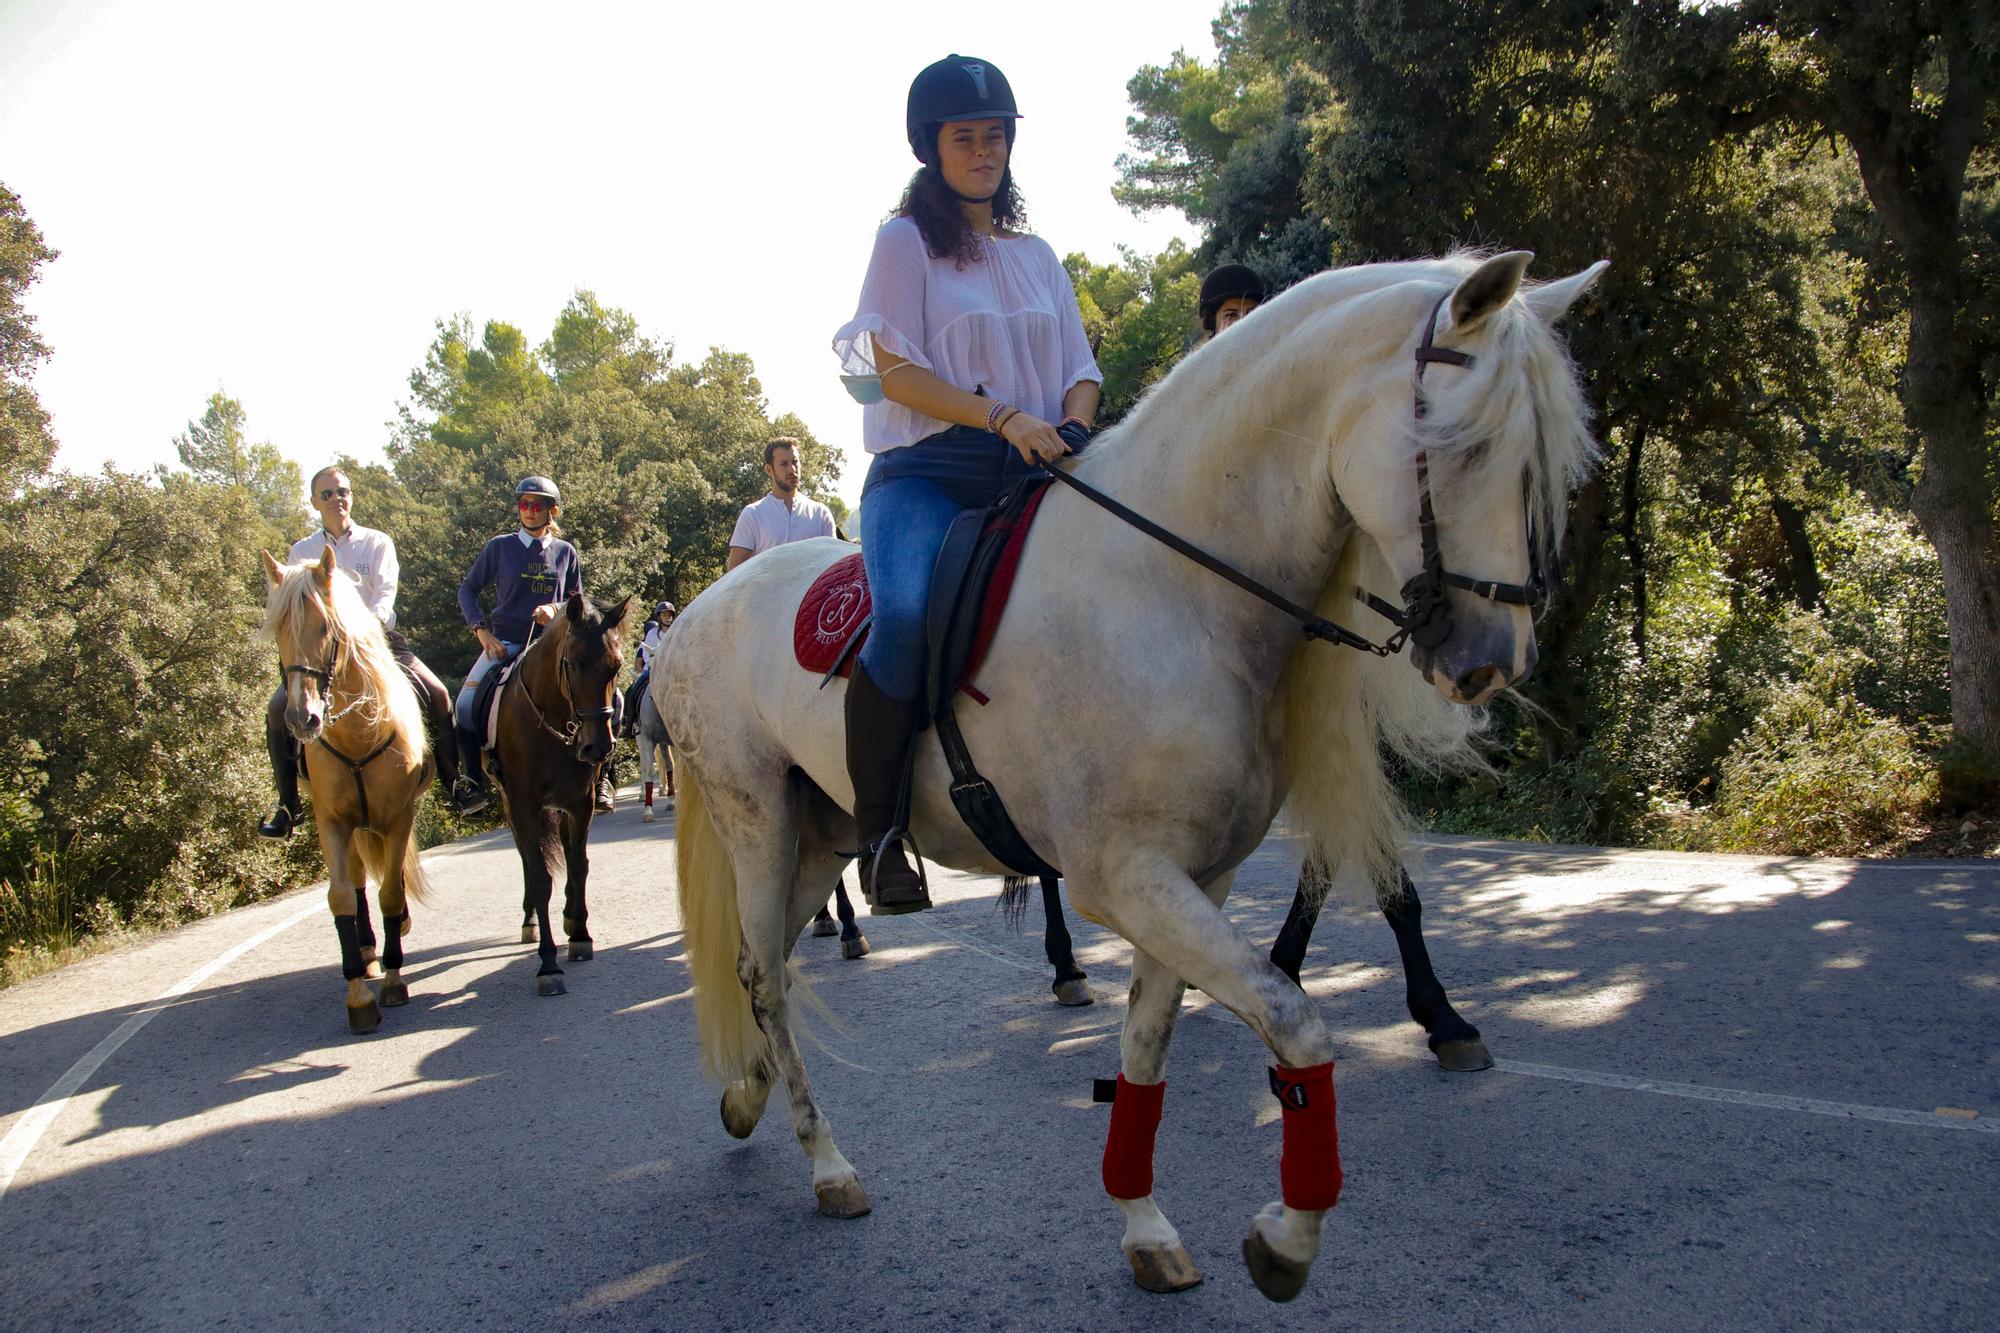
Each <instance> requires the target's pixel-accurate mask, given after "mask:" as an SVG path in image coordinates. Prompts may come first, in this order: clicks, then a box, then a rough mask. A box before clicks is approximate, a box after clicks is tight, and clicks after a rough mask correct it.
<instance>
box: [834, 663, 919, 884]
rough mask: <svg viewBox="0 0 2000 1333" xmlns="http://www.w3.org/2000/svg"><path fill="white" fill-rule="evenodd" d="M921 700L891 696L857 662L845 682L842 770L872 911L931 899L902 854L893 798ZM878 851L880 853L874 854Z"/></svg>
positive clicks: (898, 783)
mask: <svg viewBox="0 0 2000 1333" xmlns="http://www.w3.org/2000/svg"><path fill="white" fill-rule="evenodd" d="M922 714H923V705H921V704H919V703H917V702H916V701H915V700H911V701H909V702H904V701H903V700H901V699H891V698H890V697H889V696H888V695H886V694H884V693H882V691H881V690H879V689H877V688H876V686H875V682H874V681H872V680H870V679H868V673H867V672H866V671H863V670H862V669H861V664H860V663H859V662H857V663H855V665H854V679H852V680H850V681H849V682H848V683H847V773H848V776H849V777H850V778H851V779H853V782H854V823H855V827H856V828H858V829H859V830H860V831H861V858H860V866H861V891H862V893H863V894H865V895H866V896H867V898H868V902H869V904H870V905H871V906H872V907H873V909H874V912H875V915H877V916H900V915H902V914H903V913H905V912H921V911H923V910H924V909H925V908H926V907H929V906H930V905H931V900H930V895H929V894H927V893H926V892H925V891H924V882H923V879H922V877H921V876H919V875H918V874H917V872H916V871H915V870H913V869H911V867H910V862H909V859H908V858H907V857H905V856H904V854H903V844H902V842H901V838H902V836H903V834H904V833H905V832H906V830H905V829H902V828H899V827H897V826H896V798H897V795H898V794H899V791H900V788H901V787H902V782H903V769H904V767H905V765H906V764H907V763H908V762H909V755H910V745H911V742H912V741H913V740H914V739H915V738H916V734H917V723H918V721H919V719H920V718H921V717H922ZM878 853H879V855H878Z"/></svg>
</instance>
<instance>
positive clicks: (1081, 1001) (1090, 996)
mask: <svg viewBox="0 0 2000 1333" xmlns="http://www.w3.org/2000/svg"><path fill="white" fill-rule="evenodd" d="M1055 991H1056V1003H1057V1004H1061V1005H1067V1006H1069V1007H1070V1008H1072V1009H1080V1008H1082V1007H1083V1006H1084V1005H1086V1004H1096V1003H1097V996H1096V994H1095V993H1094V992H1093V991H1092V990H1091V989H1090V983H1089V982H1087V981H1085V980H1084V979H1083V978H1082V977H1073V978H1071V979H1070V980H1068V981H1058V982H1057V983H1056V985H1055ZM1200 1280H1201V1279H1200V1278H1199V1277H1197V1278H1196V1279H1195V1281H1197V1282H1199V1281H1200ZM1140 1285H1141V1286H1145V1284H1144V1283H1140ZM1146 1289H1147V1290H1148V1291H1151V1290H1152V1288H1151V1287H1147V1288H1146Z"/></svg>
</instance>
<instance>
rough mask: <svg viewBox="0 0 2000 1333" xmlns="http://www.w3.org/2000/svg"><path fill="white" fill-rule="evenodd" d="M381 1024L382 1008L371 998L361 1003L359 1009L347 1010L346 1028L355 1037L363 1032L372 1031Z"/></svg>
mask: <svg viewBox="0 0 2000 1333" xmlns="http://www.w3.org/2000/svg"><path fill="white" fill-rule="evenodd" d="M381 1026H382V1010H381V1008H380V1007H379V1006H378V1005H377V1004H376V1003H375V1001H373V1000H370V1001H369V1002H368V1003H366V1004H364V1005H362V1006H361V1007H360V1008H359V1009H349V1010H348V1011H347V1030H348V1031H349V1032H352V1033H353V1034H354V1035H355V1036H357V1037H358V1036H360V1035H361V1034H362V1033H364V1032H373V1031H374V1030H375V1029H376V1028H379V1027H381Z"/></svg>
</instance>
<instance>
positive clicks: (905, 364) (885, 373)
mask: <svg viewBox="0 0 2000 1333" xmlns="http://www.w3.org/2000/svg"><path fill="white" fill-rule="evenodd" d="M915 364H916V363H915V362H914V361H898V362H897V363H896V364H895V365H893V366H890V367H889V368H888V369H887V370H882V371H877V372H876V374H875V382H876V383H878V384H879V383H881V382H882V381H883V380H886V379H888V378H889V377H890V376H891V375H893V374H895V373H896V372H897V371H899V370H908V369H909V368H910V367H911V366H913V365H915Z"/></svg>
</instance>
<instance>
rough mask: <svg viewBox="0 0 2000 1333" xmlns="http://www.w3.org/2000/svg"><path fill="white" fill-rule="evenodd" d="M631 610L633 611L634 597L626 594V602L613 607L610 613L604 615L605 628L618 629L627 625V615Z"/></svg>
mask: <svg viewBox="0 0 2000 1333" xmlns="http://www.w3.org/2000/svg"><path fill="white" fill-rule="evenodd" d="M631 609H632V597H631V594H629V593H628V594H626V597H625V600H624V601H622V602H620V603H618V605H616V606H614V607H612V608H611V609H610V610H609V611H606V612H605V613H604V627H605V628H606V629H617V628H618V627H619V626H620V625H622V624H624V623H625V613H626V612H627V611H630V610H631Z"/></svg>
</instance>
